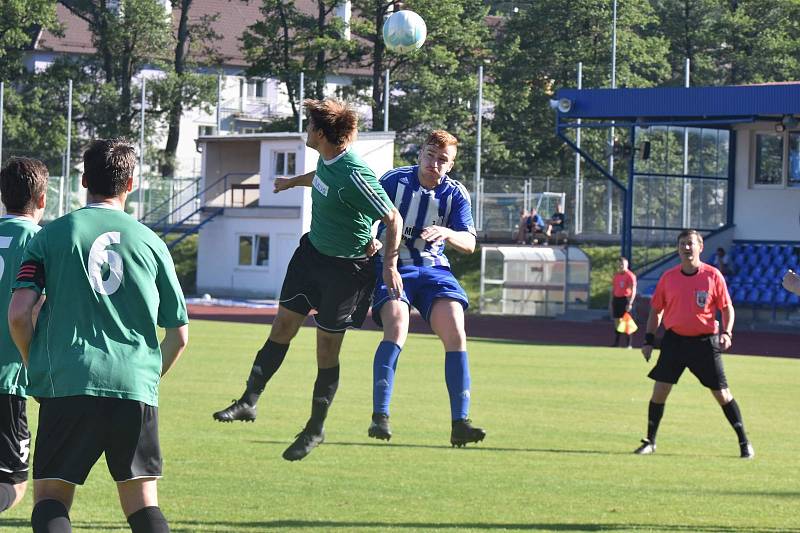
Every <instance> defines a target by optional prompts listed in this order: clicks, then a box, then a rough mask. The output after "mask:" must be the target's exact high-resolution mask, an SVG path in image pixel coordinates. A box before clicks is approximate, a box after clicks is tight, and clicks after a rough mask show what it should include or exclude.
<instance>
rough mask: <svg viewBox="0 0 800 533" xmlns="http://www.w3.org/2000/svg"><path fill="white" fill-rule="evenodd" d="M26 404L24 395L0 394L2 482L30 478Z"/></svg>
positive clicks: (0, 476)
mask: <svg viewBox="0 0 800 533" xmlns="http://www.w3.org/2000/svg"><path fill="white" fill-rule="evenodd" d="M25 404H26V400H25V398H24V397H22V396H17V395H16V394H0V483H9V484H11V485H16V484H17V483H22V482H23V481H27V480H28V454H29V453H30V444H31V433H30V431H28V417H27V415H26V413H25Z"/></svg>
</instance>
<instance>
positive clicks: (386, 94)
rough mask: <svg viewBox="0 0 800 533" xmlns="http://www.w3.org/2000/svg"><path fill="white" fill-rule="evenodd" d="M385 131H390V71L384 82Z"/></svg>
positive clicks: (387, 71) (387, 72) (387, 70)
mask: <svg viewBox="0 0 800 533" xmlns="http://www.w3.org/2000/svg"><path fill="white" fill-rule="evenodd" d="M383 131H389V69H388V68H387V69H386V78H385V79H384V82H383Z"/></svg>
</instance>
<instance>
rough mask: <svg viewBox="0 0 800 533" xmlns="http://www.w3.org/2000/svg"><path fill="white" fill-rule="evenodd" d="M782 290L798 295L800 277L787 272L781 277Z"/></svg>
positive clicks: (799, 291)
mask: <svg viewBox="0 0 800 533" xmlns="http://www.w3.org/2000/svg"><path fill="white" fill-rule="evenodd" d="M783 288H784V289H786V290H787V291H789V292H793V293H795V294H797V295H800V276H798V275H797V274H796V273H794V272H793V271H791V270H789V271H787V272H786V274H784V276H783Z"/></svg>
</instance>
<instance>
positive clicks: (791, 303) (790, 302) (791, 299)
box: [786, 293, 800, 307]
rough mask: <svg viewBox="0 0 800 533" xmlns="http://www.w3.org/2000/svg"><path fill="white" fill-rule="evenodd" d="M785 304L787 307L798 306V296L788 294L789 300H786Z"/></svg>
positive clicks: (799, 300) (799, 303)
mask: <svg viewBox="0 0 800 533" xmlns="http://www.w3.org/2000/svg"><path fill="white" fill-rule="evenodd" d="M786 303H787V304H788V306H789V307H797V306H798V305H800V296H798V295H796V294H795V293H791V294H789V298H788V299H787V300H786Z"/></svg>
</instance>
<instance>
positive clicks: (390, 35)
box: [383, 10, 428, 53]
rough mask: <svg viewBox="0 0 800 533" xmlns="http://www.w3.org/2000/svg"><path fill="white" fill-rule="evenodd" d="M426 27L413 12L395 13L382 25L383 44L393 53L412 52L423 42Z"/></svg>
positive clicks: (420, 18) (426, 33)
mask: <svg viewBox="0 0 800 533" xmlns="http://www.w3.org/2000/svg"><path fill="white" fill-rule="evenodd" d="M427 36H428V27H427V26H426V25H425V21H424V20H422V17H420V16H419V15H417V14H416V13H414V12H413V11H408V10H403V11H395V12H394V13H392V14H391V15H389V17H388V18H387V19H386V21H385V22H384V23H383V42H384V43H386V47H387V48H388V49H389V50H392V51H394V52H400V53H405V52H412V51H414V50H416V49H418V48H419V47H421V46H422V44H423V43H424V42H425V37H427Z"/></svg>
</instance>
